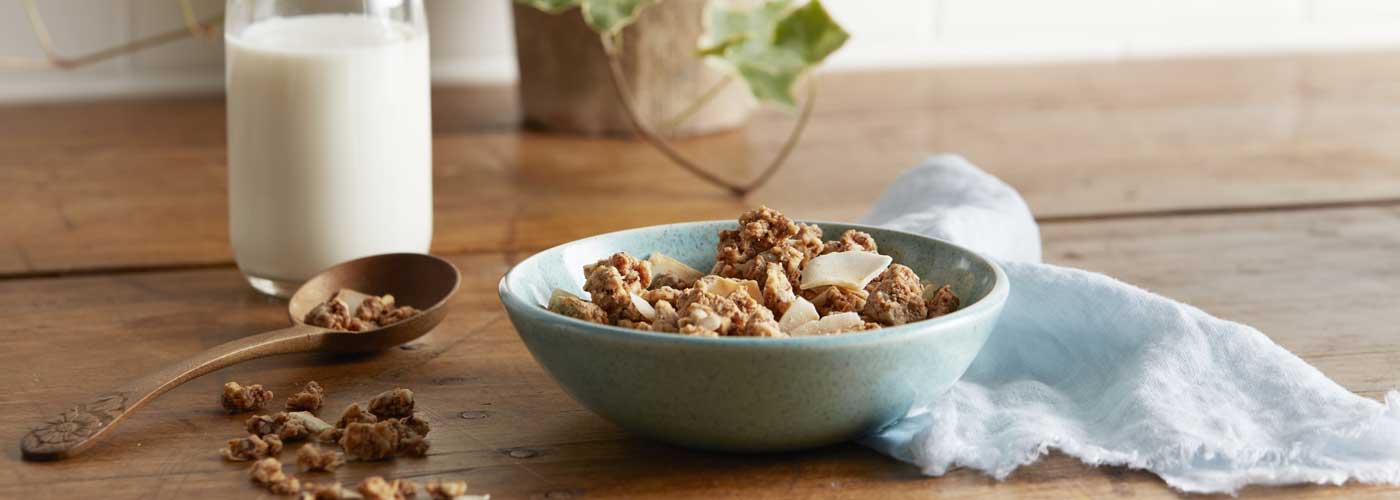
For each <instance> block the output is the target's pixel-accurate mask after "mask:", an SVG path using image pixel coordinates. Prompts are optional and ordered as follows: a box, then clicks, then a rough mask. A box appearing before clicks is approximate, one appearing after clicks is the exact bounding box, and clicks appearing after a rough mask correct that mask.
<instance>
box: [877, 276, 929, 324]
mask: <svg viewBox="0 0 1400 500" xmlns="http://www.w3.org/2000/svg"><path fill="white" fill-rule="evenodd" d="M865 293H866V294H867V295H868V298H867V299H866V301H865V308H863V309H862V310H861V316H862V317H864V318H866V319H867V320H869V321H873V322H876V323H879V324H881V325H885V326H895V325H902V324H905V323H910V322H914V321H918V320H921V319H924V318H925V317H927V316H928V308H927V306H926V305H925V304H924V285H923V284H922V283H920V282H919V276H918V275H916V274H914V270H912V269H909V268H908V267H906V266H904V265H902V264H893V265H891V266H890V267H888V268H886V269H885V272H883V273H881V274H880V275H879V276H877V277H876V278H875V280H874V281H871V282H870V284H869V285H866V286H865Z"/></svg>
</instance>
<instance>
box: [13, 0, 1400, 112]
mask: <svg viewBox="0 0 1400 500" xmlns="http://www.w3.org/2000/svg"><path fill="white" fill-rule="evenodd" d="M425 1H426V2H427V4H428V9H429V15H430V19H431V21H432V26H431V30H432V38H433V39H432V51H433V64H434V66H433V71H434V79H435V80H437V81H440V82H502V83H503V82H510V81H512V80H513V79H514V77H515V61H514V47H513V43H512V35H511V24H510V7H509V4H508V3H507V2H508V0H425ZM38 3H39V6H40V9H41V10H42V11H43V12H44V14H45V17H46V20H47V21H48V23H49V28H50V31H51V32H52V33H53V37H54V40H55V43H56V44H57V45H58V48H59V50H60V51H62V52H64V53H66V54H71V55H76V54H81V53H83V52H85V51H89V50H94V49H98V48H103V47H107V46H111V45H115V44H118V43H121V42H122V41H125V40H129V39H131V38H132V37H136V36H141V35H148V34H151V33H157V32H161V31H165V30H169V29H172V28H178V27H179V26H180V25H181V21H180V19H181V18H180V12H179V8H178V6H177V4H176V2H175V1H174V0H117V1H101V2H97V1H92V0H39V2H38ZM825 3H826V5H827V7H828V9H829V10H831V11H832V14H833V15H834V16H835V17H836V18H837V20H838V21H840V22H841V23H842V24H843V25H845V26H846V28H847V29H848V30H849V31H851V33H852V39H851V41H850V42H849V43H848V44H847V46H846V47H845V48H843V49H842V51H841V52H839V53H837V54H836V55H835V56H834V57H833V59H832V60H831V61H830V63H829V67H830V68H831V69H833V70H843V69H851V68H871V67H908V66H925V65H966V64H1003V63H1017V62H1041V61H1064V60H1119V59H1133V58H1144V57H1168V56H1214V55H1226V54H1238V53H1272V52H1290V51H1317V50H1345V49H1370V48H1382V47H1400V0H1055V1H1044V0H825ZM195 5H196V8H197V9H198V10H199V11H200V12H201V13H202V14H203V15H208V14H210V13H214V12H217V11H218V10H219V9H221V8H222V5H223V2H222V0H198V1H196V2H195ZM575 15H576V14H575ZM222 52H223V49H222V47H221V46H220V44H219V42H218V41H217V40H214V41H208V40H185V41H180V42H176V43H173V44H171V45H169V46H165V47H160V48H157V49H154V50H148V51H146V52H144V53H141V54H139V55H136V56H133V57H125V58H122V59H120V60H116V61H111V62H108V63H104V64H101V65H98V66H95V67H92V68H85V69H82V70H79V71H51V70H43V71H14V70H0V101H22V100H52V99H65V98H76V97H94V96H108V95H132V94H153V93H190V92H215V91H218V90H219V89H220V88H221V86H222V81H223V77H222V71H223V69H222V68H223V63H222ZM41 55H42V53H41V52H40V50H39V48H38V45H37V44H36V43H35V42H34V38H33V35H32V34H31V32H30V29H29V26H28V23H27V21H26V17H25V14H24V9H23V7H22V5H21V2H20V1H19V0H0V59H3V58H5V57H7V56H18V57H39V56H41Z"/></svg>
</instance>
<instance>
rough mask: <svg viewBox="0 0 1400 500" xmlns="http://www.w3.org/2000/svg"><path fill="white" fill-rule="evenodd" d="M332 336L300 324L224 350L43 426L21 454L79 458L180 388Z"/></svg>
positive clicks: (22, 444) (134, 383) (27, 457)
mask: <svg viewBox="0 0 1400 500" xmlns="http://www.w3.org/2000/svg"><path fill="white" fill-rule="evenodd" d="M330 333H331V332H329V331H327V330H324V329H321V328H316V327H314V326H307V325H302V324H297V325H293V326H291V327H288V328H283V329H281V330H273V331H270V332H266V333H261V334H258V335H253V336H250V337H244V338H241V339H238V340H234V341H232V342H227V343H224V344H220V345H218V346H215V347H213V348H210V349H208V350H205V351H204V352H201V353H199V354H195V355H194V356H191V357H189V358H188V359H185V360H184V361H181V362H179V363H175V364H173V365H171V366H167V367H165V368H164V369H162V370H160V371H158V372H155V373H153V374H150V375H147V376H144V377H141V378H138V379H136V380H133V381H131V382H129V383H127V384H126V385H124V386H121V387H118V388H116V389H115V390H112V391H109V392H105V393H103V394H102V395H100V396H97V397H96V398H93V399H91V400H89V401H87V402H84V403H79V404H77V405H73V406H71V407H69V408H68V409H66V410H64V411H63V412H62V413H60V414H58V415H55V416H53V417H50V418H48V419H46V420H45V421H43V422H40V423H39V424H38V425H35V426H34V427H31V428H30V431H29V432H28V433H27V434H25V435H24V438H23V439H21V440H20V450H21V452H22V455H23V457H24V459H25V460H62V459H64V458H68V457H72V456H75V455H77V454H79V453H82V452H83V451H85V450H87V449H88V448H90V447H92V445H93V444H95V443H96V442H97V441H98V440H99V439H101V438H102V437H103V436H106V435H108V434H110V433H111V430H112V428H113V427H116V425H117V423H118V422H121V421H122V420H123V419H125V418H126V417H127V415H130V414H131V413H132V412H134V411H136V409H137V408H140V407H141V406H143V405H145V404H146V403H148V402H150V401H151V400H152V399H155V398H156V396H159V395H161V394H164V393H165V392H166V391H169V390H171V389H174V388H175V387H176V386H179V385H180V384H183V383H185V382H188V381H190V380H192V379H194V378H195V377H198V376H200V375H204V374H206V373H209V372H212V371H214V370H218V369H220V368H223V367H226V366H230V365H234V364H237V363H242V362H244V361H247V360H250V359H256V358H261V357H264V356H271V355H274V354H286V353H293V352H306V351H314V350H317V349H318V348H319V347H320V346H321V343H322V341H323V339H324V338H325V337H326V336H327V335H328V334H330Z"/></svg>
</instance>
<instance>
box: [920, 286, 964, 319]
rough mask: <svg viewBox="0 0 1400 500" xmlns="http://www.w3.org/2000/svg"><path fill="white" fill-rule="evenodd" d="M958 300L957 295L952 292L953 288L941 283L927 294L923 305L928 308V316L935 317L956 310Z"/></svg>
mask: <svg viewBox="0 0 1400 500" xmlns="http://www.w3.org/2000/svg"><path fill="white" fill-rule="evenodd" d="M959 302H960V301H959V300H958V296H957V295H954V294H953V289H952V288H951V287H949V286H948V285H943V286H941V287H939V288H938V290H935V291H934V292H933V293H932V295H931V296H929V298H928V299H927V300H926V301H925V302H924V307H925V308H926V309H928V317H930V318H937V317H939V316H942V315H944V314H948V313H950V312H953V311H956V310H958V306H959Z"/></svg>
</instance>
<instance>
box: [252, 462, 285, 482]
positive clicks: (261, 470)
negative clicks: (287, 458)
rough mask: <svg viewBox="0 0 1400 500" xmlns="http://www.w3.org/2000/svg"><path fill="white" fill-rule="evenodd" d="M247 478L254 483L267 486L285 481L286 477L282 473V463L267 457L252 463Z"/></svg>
mask: <svg viewBox="0 0 1400 500" xmlns="http://www.w3.org/2000/svg"><path fill="white" fill-rule="evenodd" d="M248 477H249V478H250V479H252V480H253V482H254V483H257V484H260V485H263V486H268V485H271V484H272V483H275V482H278V481H281V480H283V479H286V478H287V475H286V474H283V473H282V462H279V461H277V459H276V458H272V457H268V458H264V459H262V460H258V461H257V462H253V466H252V467H251V468H249V469H248Z"/></svg>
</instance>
